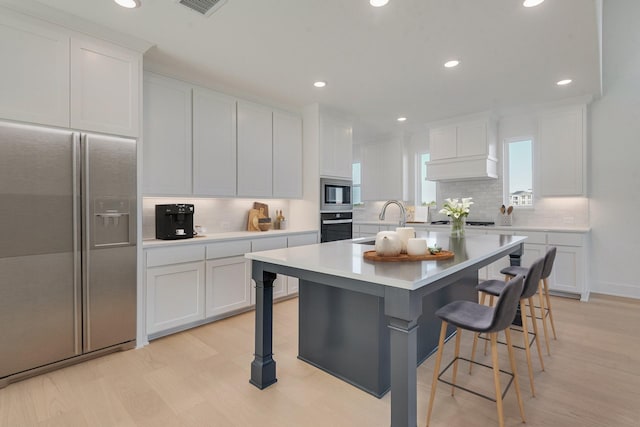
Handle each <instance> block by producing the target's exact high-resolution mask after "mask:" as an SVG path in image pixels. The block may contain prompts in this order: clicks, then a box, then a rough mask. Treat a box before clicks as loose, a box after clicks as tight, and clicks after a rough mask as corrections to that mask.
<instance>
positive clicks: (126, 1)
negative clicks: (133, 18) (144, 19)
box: [114, 0, 140, 9]
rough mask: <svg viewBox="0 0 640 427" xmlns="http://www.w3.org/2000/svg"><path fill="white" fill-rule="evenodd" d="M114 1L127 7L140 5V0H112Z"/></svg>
mask: <svg viewBox="0 0 640 427" xmlns="http://www.w3.org/2000/svg"><path fill="white" fill-rule="evenodd" d="M114 1H115V2H116V3H118V4H119V5H120V6H122V7H126V8H127V9H133V8H136V7H140V0H114Z"/></svg>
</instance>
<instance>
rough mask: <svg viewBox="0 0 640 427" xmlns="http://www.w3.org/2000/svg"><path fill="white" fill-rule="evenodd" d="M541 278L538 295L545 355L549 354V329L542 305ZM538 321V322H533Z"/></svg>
mask: <svg viewBox="0 0 640 427" xmlns="http://www.w3.org/2000/svg"><path fill="white" fill-rule="evenodd" d="M542 287H543V286H542V280H540V285H539V286H538V297H539V299H540V319H542V329H543V330H544V342H545V345H546V346H547V355H549V356H551V348H550V347H549V331H548V329H547V319H546V316H545V310H546V309H545V306H544V296H543V295H542V293H543V290H542ZM534 311H535V310H534ZM535 323H538V322H535Z"/></svg>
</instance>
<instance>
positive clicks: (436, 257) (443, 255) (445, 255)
mask: <svg viewBox="0 0 640 427" xmlns="http://www.w3.org/2000/svg"><path fill="white" fill-rule="evenodd" d="M454 255H455V254H454V253H453V252H449V251H440V252H438V253H437V254H430V253H429V254H425V255H416V256H414V255H407V254H400V255H398V256H379V255H377V254H376V251H375V250H373V251H366V252H365V253H363V254H362V256H363V257H364V259H368V260H369V261H384V262H399V261H441V260H445V259H449V258H453V256H454Z"/></svg>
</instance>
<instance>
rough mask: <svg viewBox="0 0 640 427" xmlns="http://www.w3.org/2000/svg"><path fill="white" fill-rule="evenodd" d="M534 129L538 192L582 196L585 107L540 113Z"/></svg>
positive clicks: (550, 194) (584, 157) (584, 161)
mask: <svg viewBox="0 0 640 427" xmlns="http://www.w3.org/2000/svg"><path fill="white" fill-rule="evenodd" d="M538 132H539V135H538V139H539V144H538V145H539V153H540V163H539V167H538V168H537V173H538V175H539V177H538V179H539V182H540V195H541V196H542V197H549V196H584V195H586V175H585V174H586V148H585V147H586V106H584V105H582V106H576V107H572V108H568V109H564V110H559V111H554V112H548V113H545V114H543V115H541V116H540V118H539V121H538Z"/></svg>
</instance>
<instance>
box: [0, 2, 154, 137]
mask: <svg viewBox="0 0 640 427" xmlns="http://www.w3.org/2000/svg"><path fill="white" fill-rule="evenodd" d="M0 56H1V57H2V58H4V61H3V63H2V67H0V93H2V96H1V97H0V118H6V119H11V120H19V121H24V122H31V123H38V124H44V125H53V126H60V127H71V128H74V129H81V130H90V131H96V132H104V133H110V134H116V135H124V136H137V135H138V123H139V108H140V104H139V103H140V100H139V96H140V78H141V69H142V55H141V54H140V53H138V52H134V51H132V50H128V49H126V48H123V47H119V46H116V45H114V44H111V43H108V42H105V41H102V40H98V39H94V38H90V37H88V36H85V35H82V34H78V33H75V32H73V31H71V30H68V29H66V28H63V27H58V26H56V25H52V24H49V23H47V22H43V21H39V20H36V19H33V18H30V17H27V16H25V15H21V14H17V13H14V12H11V11H8V10H4V9H1V8H0Z"/></svg>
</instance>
